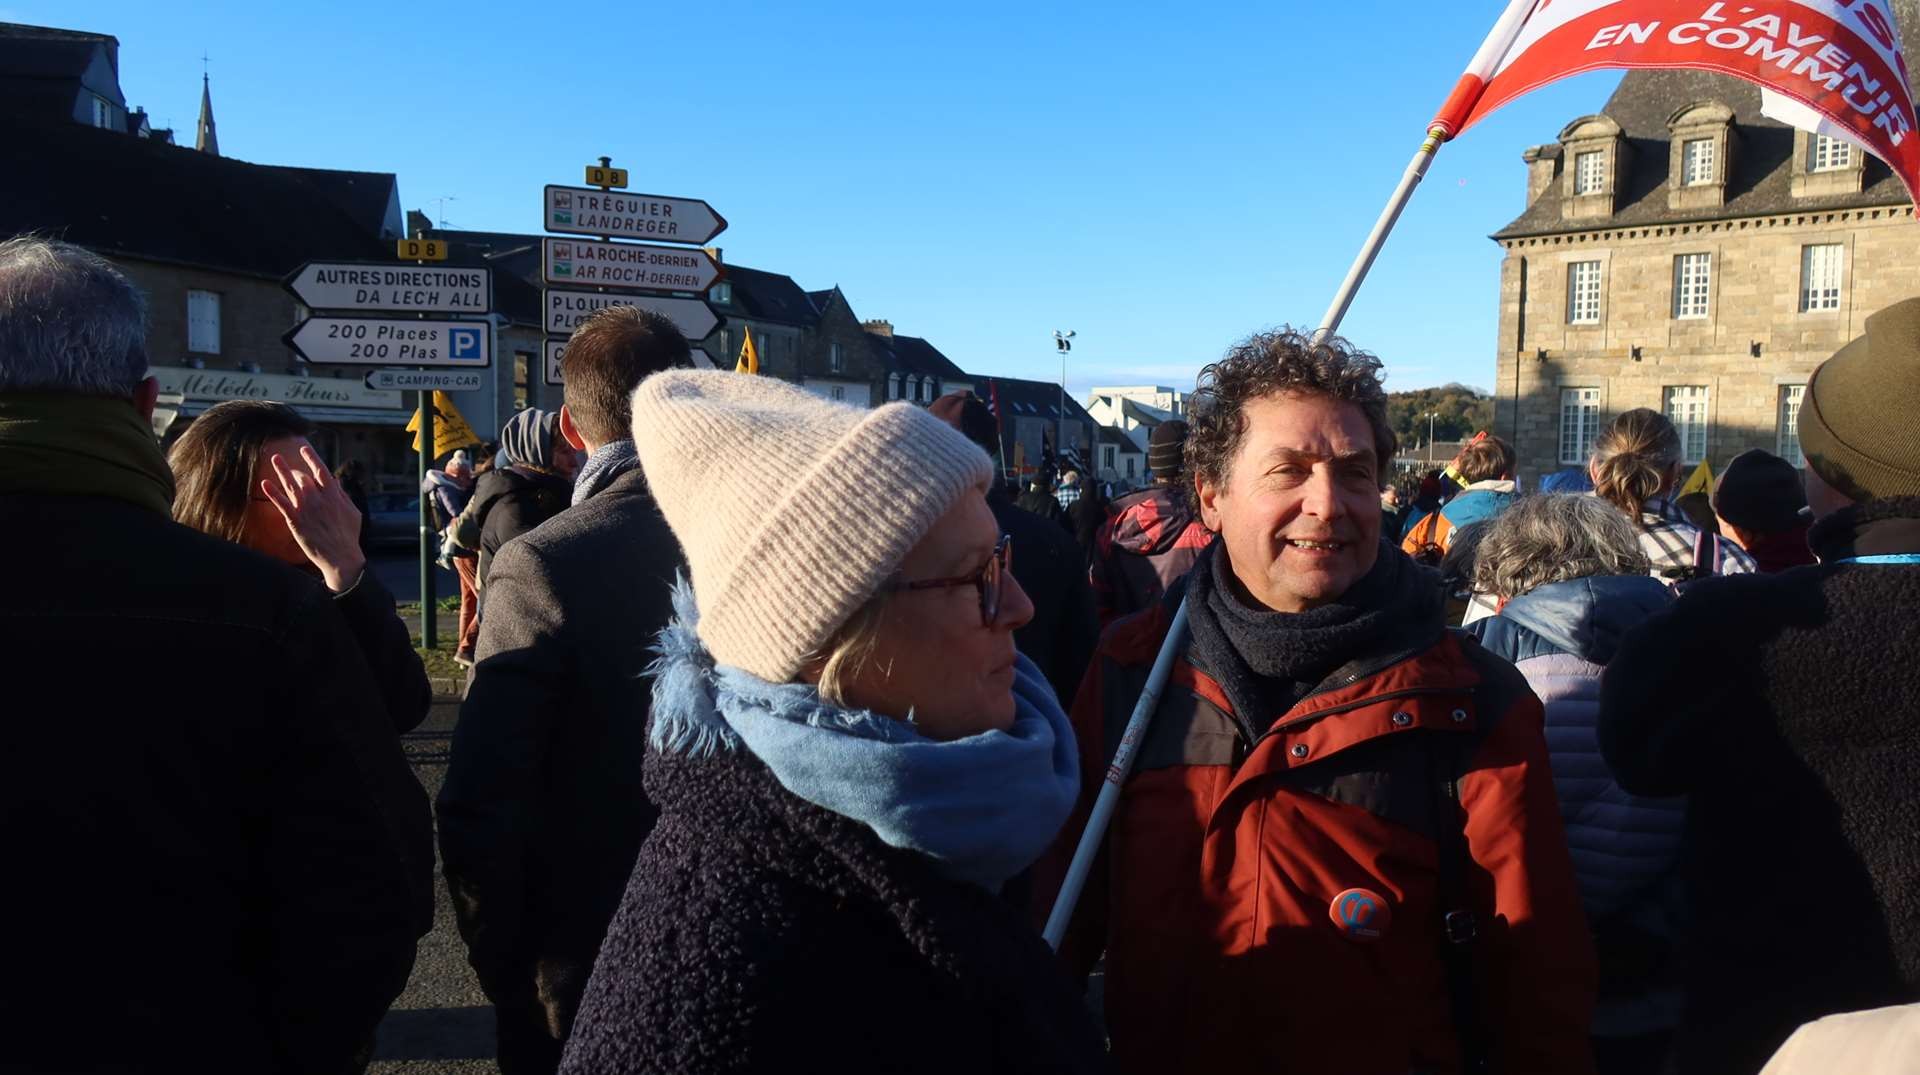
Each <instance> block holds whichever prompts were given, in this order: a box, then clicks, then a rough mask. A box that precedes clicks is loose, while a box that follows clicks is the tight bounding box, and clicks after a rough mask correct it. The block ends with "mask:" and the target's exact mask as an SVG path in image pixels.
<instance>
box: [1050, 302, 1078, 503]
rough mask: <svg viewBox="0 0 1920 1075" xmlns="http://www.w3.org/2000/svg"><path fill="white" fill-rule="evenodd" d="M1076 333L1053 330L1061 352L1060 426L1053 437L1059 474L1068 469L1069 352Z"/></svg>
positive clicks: (1054, 339)
mask: <svg viewBox="0 0 1920 1075" xmlns="http://www.w3.org/2000/svg"><path fill="white" fill-rule="evenodd" d="M1074 335H1075V333H1074V332H1073V331H1072V330H1071V329H1069V330H1068V331H1066V332H1061V331H1060V330H1059V329H1054V330H1053V349H1054V350H1056V351H1058V352H1060V426H1059V428H1058V429H1056V430H1055V431H1054V435H1053V456H1054V459H1053V462H1054V468H1055V470H1056V471H1058V472H1059V473H1065V472H1066V469H1067V352H1068V351H1071V350H1073V342H1072V341H1073V337H1074Z"/></svg>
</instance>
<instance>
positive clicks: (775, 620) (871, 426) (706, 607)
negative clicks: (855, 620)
mask: <svg viewBox="0 0 1920 1075" xmlns="http://www.w3.org/2000/svg"><path fill="white" fill-rule="evenodd" d="M633 443H634V446H635V448H636V449H637V450H638V452H639V455H640V465H641V467H642V468H643V469H644V470H645V471H646V476H647V485H648V486H649V487H650V488H651V489H652V491H653V495H654V498H655V499H656V500H657V501H658V502H659V504H660V510H661V512H662V513H664V514H665V515H666V517H667V523H668V525H670V526H672V527H673V532H674V534H675V536H677V537H678V538H679V539H680V547H681V548H682V549H683V550H684V551H685V552H686V555H687V566H688V567H689V568H690V569H691V570H692V573H693V592H694V599H695V601H696V602H697V603H698V605H699V608H700V625H699V633H700V640H701V641H702V642H703V643H705V644H706V647H707V649H708V651H709V652H711V653H712V654H713V657H714V660H716V661H718V662H719V663H721V664H727V665H733V666H735V667H738V668H743V669H745V670H747V671H748V672H751V673H753V674H754V675H756V676H759V677H760V678H761V679H764V680H767V681H768V682H771V683H786V682H789V681H791V680H792V679H793V678H794V677H795V675H796V674H798V673H799V671H800V668H801V665H802V664H803V663H804V662H805V660H806V659H807V657H808V656H810V655H812V654H815V653H817V652H818V651H819V650H820V648H821V647H822V646H824V645H825V644H826V643H827V641H828V640H829V639H831V638H832V637H833V634H834V632H835V631H837V630H839V629H840V626H841V625H842V624H844V623H845V622H846V621H847V619H848V618H849V617H851V616H852V615H853V613H854V612H855V611H856V610H858V609H859V607H860V606H861V605H862V604H864V603H865V602H866V601H867V599H868V598H870V597H872V596H873V595H874V593H875V592H876V591H877V590H878V589H879V587H880V584H881V583H882V582H885V581H886V579H887V577H888V576H889V575H891V574H892V573H893V572H894V570H895V569H896V568H898V567H899V565H900V561H901V560H902V559H903V558H904V557H905V556H906V554H907V551H908V550H909V549H911V548H913V546H914V545H915V544H917V543H918V542H919V541H920V539H921V538H922V537H924V536H926V533H927V531H929V530H931V529H932V528H933V524H934V521H935V520H936V519H938V518H940V516H942V515H944V514H945V513H946V511H947V509H949V508H951V507H952V506H953V505H954V504H955V503H956V502H957V501H958V500H959V499H960V497H961V496H963V495H964V494H965V493H966V492H967V491H968V490H969V489H984V488H985V487H986V485H987V482H988V481H990V480H991V479H992V477H993V465H992V463H991V462H990V461H989V460H988V459H987V454H986V453H985V452H983V451H981V450H980V449H979V448H977V447H975V446H974V445H972V444H970V443H968V441H967V439H966V438H965V437H963V436H961V435H960V434H959V433H958V432H957V431H955V430H954V429H952V428H950V427H949V426H947V425H946V423H944V422H941V421H940V420H939V419H937V418H935V417H933V416H932V415H929V414H928V413H926V412H925V411H923V410H921V409H920V408H918V407H915V406H913V405H912V404H910V403H889V404H887V405H886V406H884V407H880V408H878V409H875V410H860V409H858V408H855V407H849V406H846V405H845V404H840V403H830V402H828V401H826V400H823V399H821V398H819V397H818V396H815V395H813V394H812V393H810V392H807V391H806V390H804V389H801V388H799V387H796V386H794V385H791V384H788V383H787V382H785V381H780V380H776V379H774V378H772V377H759V376H749V375H747V374H741V373H732V372H722V371H717V370H668V371H666V372H664V373H656V374H654V375H653V376H651V377H649V378H647V379H646V380H645V381H643V382H641V384H640V387H639V388H636V389H634V393H633Z"/></svg>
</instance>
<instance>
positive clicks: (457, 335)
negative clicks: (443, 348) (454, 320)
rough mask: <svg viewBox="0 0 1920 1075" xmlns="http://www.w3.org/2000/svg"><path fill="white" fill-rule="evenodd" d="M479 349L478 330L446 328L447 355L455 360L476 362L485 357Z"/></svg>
mask: <svg viewBox="0 0 1920 1075" xmlns="http://www.w3.org/2000/svg"><path fill="white" fill-rule="evenodd" d="M485 354H486V353H485V352H484V351H482V350H481V349H480V331H479V330H478V329H471V328H455V329H448V330H447V357H448V358H451V359H453V360H454V361H455V362H478V361H482V360H483V359H484V358H485Z"/></svg>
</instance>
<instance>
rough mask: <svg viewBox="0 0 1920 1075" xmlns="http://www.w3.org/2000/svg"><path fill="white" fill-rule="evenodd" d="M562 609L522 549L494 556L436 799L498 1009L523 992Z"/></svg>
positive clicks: (569, 666)
mask: <svg viewBox="0 0 1920 1075" xmlns="http://www.w3.org/2000/svg"><path fill="white" fill-rule="evenodd" d="M563 629H564V623H563V621H562V619H561V616H560V602H559V599H558V597H557V596H556V594H555V592H554V585H553V581H552V579H551V577H550V576H549V574H548V572H547V570H546V566H545V564H544V563H543V562H542V561H541V559H540V557H539V555H538V554H537V553H536V552H535V551H534V550H533V548H532V547H530V546H529V545H527V543H526V542H516V543H514V544H511V545H509V546H508V547H506V548H505V549H502V550H501V552H500V556H499V558H498V559H496V560H495V561H494V564H493V577H492V580H491V581H490V582H489V583H488V585H487V612H486V616H485V617H484V618H483V619H482V620H481V623H480V640H479V643H478V644H477V645H476V647H475V653H474V656H475V664H474V670H473V677H472V679H471V681H470V682H469V684H468V686H467V697H466V701H465V702H463V703H462V704H461V706H460V722H459V724H458V725H457V726H456V727H455V729H454V733H453V749H452V756H451V758H450V760H449V762H448V764H447V778H446V783H445V785H443V787H442V788H441V791H440V800H439V808H440V854H441V859H442V860H443V863H444V867H443V868H444V869H445V871H446V877H447V889H448V892H449V893H450V894H451V896H452V897H453V908H454V915H455V919H456V921H457V923H458V925H459V927H460V935H461V937H462V939H464V940H465V941H466V944H467V957H468V960H469V961H470V962H471V963H472V964H473V969H474V971H475V973H476V974H478V975H479V978H480V984H481V986H482V987H483V988H484V989H485V990H486V991H487V995H488V996H490V997H492V998H493V1000H494V1001H495V1002H496V1003H511V1002H513V1001H514V1000H517V999H525V998H522V997H518V996H517V992H524V991H525V990H527V989H529V988H531V986H532V982H533V972H532V968H531V967H530V966H528V965H527V961H528V960H529V959H530V958H531V957H530V956H529V955H528V954H527V945H528V943H529V941H530V938H528V937H527V936H526V935H525V933H526V931H525V902H526V892H527V887H528V884H527V869H528V864H527V857H528V847H529V844H530V841H531V840H532V838H533V837H534V835H535V834H536V833H537V832H538V831H539V828H540V822H541V815H542V812H543V809H544V806H545V798H546V791H547V789H546V787H545V783H544V776H543V774H544V773H545V771H546V767H547V756H548V753H549V751H550V748H551V745H552V736H553V729H554V726H555V723H556V721H557V720H558V718H559V716H560V713H559V707H560V699H561V698H562V697H563V695H564V694H565V691H566V685H567V683H568V682H569V681H570V680H571V678H572V677H573V674H574V670H573V660H572V647H571V646H570V645H569V644H568V643H567V642H566V640H565V637H564V634H563Z"/></svg>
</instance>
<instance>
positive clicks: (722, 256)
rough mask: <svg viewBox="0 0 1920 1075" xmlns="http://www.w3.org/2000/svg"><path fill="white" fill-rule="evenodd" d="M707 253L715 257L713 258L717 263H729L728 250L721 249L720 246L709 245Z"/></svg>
mask: <svg viewBox="0 0 1920 1075" xmlns="http://www.w3.org/2000/svg"><path fill="white" fill-rule="evenodd" d="M707 253H708V254H709V255H711V256H712V257H713V260H714V262H715V263H717V264H720V265H725V264H726V263H727V259H726V253H727V252H726V251H725V250H723V249H721V248H720V247H717V246H709V247H707Z"/></svg>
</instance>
